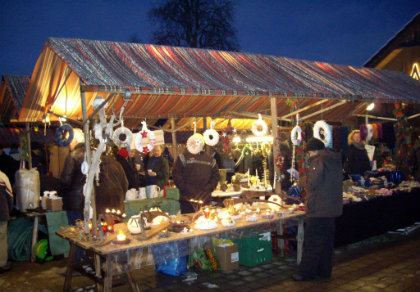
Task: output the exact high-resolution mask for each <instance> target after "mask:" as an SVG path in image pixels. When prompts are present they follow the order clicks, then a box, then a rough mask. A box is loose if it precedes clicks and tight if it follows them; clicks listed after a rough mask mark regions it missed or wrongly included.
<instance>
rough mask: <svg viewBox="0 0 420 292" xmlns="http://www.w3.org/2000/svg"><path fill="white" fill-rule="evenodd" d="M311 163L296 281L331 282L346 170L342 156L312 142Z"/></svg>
mask: <svg viewBox="0 0 420 292" xmlns="http://www.w3.org/2000/svg"><path fill="white" fill-rule="evenodd" d="M306 150H307V151H308V152H309V156H310V163H309V166H308V170H307V173H306V177H305V179H304V180H302V181H300V184H301V186H302V187H303V189H304V190H305V193H306V196H305V211H306V214H305V227H304V239H303V253H302V261H301V262H300V265H299V273H297V274H294V275H293V276H292V277H293V279H294V280H295V281H310V280H314V279H316V278H322V279H329V278H331V273H332V262H333V251H334V234H335V217H338V216H340V215H341V214H342V212H343V170H342V162H341V155H340V153H338V152H336V151H335V150H333V149H330V148H325V146H324V143H323V142H322V141H321V140H319V139H316V138H311V139H310V140H309V141H308V143H307V144H306Z"/></svg>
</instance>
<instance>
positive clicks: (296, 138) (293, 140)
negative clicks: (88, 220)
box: [290, 126, 302, 146]
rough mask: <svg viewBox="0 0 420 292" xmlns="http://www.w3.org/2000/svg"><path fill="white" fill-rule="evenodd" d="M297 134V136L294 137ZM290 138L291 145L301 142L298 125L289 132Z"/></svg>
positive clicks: (300, 132)
mask: <svg viewBox="0 0 420 292" xmlns="http://www.w3.org/2000/svg"><path fill="white" fill-rule="evenodd" d="M296 134H297V137H296ZM290 139H291V140H292V143H293V145H295V146H299V145H300V143H301V142H302V129H301V128H300V127H299V126H295V127H294V128H293V129H292V132H291V133H290Z"/></svg>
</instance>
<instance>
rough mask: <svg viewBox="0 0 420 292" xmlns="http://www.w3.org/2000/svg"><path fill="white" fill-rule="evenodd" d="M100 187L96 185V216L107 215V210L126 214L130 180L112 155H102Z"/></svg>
mask: <svg viewBox="0 0 420 292" xmlns="http://www.w3.org/2000/svg"><path fill="white" fill-rule="evenodd" d="M99 167H100V172H99V186H97V185H96V183H95V198H96V214H98V215H99V214H105V211H106V209H110V210H112V209H115V210H120V211H121V213H124V210H125V207H124V199H125V194H126V192H127V190H128V180H127V177H126V176H125V173H124V169H123V168H122V166H121V164H120V163H118V161H117V160H116V159H115V158H114V157H113V156H111V155H107V154H105V153H104V154H102V155H101V164H100V165H99Z"/></svg>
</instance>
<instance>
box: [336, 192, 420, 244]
mask: <svg viewBox="0 0 420 292" xmlns="http://www.w3.org/2000/svg"><path fill="white" fill-rule="evenodd" d="M416 221H420V189H419V188H413V189H412V190H411V191H410V192H405V191H397V192H396V193H394V194H393V195H392V196H377V197H375V198H372V199H370V200H366V201H362V202H356V203H355V202H352V203H349V204H346V205H344V206H343V214H342V215H341V216H340V217H338V218H337V219H336V234H335V246H336V247H339V246H343V245H346V244H350V243H354V242H357V241H360V240H363V239H366V238H369V237H372V236H376V235H380V234H383V233H386V232H387V231H392V230H396V229H399V228H403V227H406V226H409V225H411V224H413V223H414V222H416Z"/></svg>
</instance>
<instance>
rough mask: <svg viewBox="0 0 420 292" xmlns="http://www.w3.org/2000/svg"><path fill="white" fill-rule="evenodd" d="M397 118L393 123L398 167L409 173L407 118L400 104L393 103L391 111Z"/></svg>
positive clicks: (408, 128) (408, 129) (408, 127)
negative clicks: (393, 107) (393, 106)
mask: <svg viewBox="0 0 420 292" xmlns="http://www.w3.org/2000/svg"><path fill="white" fill-rule="evenodd" d="M393 113H394V115H395V117H396V118H397V123H396V124H395V125H394V128H395V130H396V136H397V137H396V138H397V149H398V152H397V154H398V169H399V170H401V171H402V172H403V173H404V174H405V175H408V174H409V159H410V157H409V155H408V153H409V144H410V137H409V134H408V133H409V132H410V126H409V124H408V122H407V118H406V116H405V115H404V113H403V108H402V106H401V104H399V103H397V104H395V109H394V111H393Z"/></svg>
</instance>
